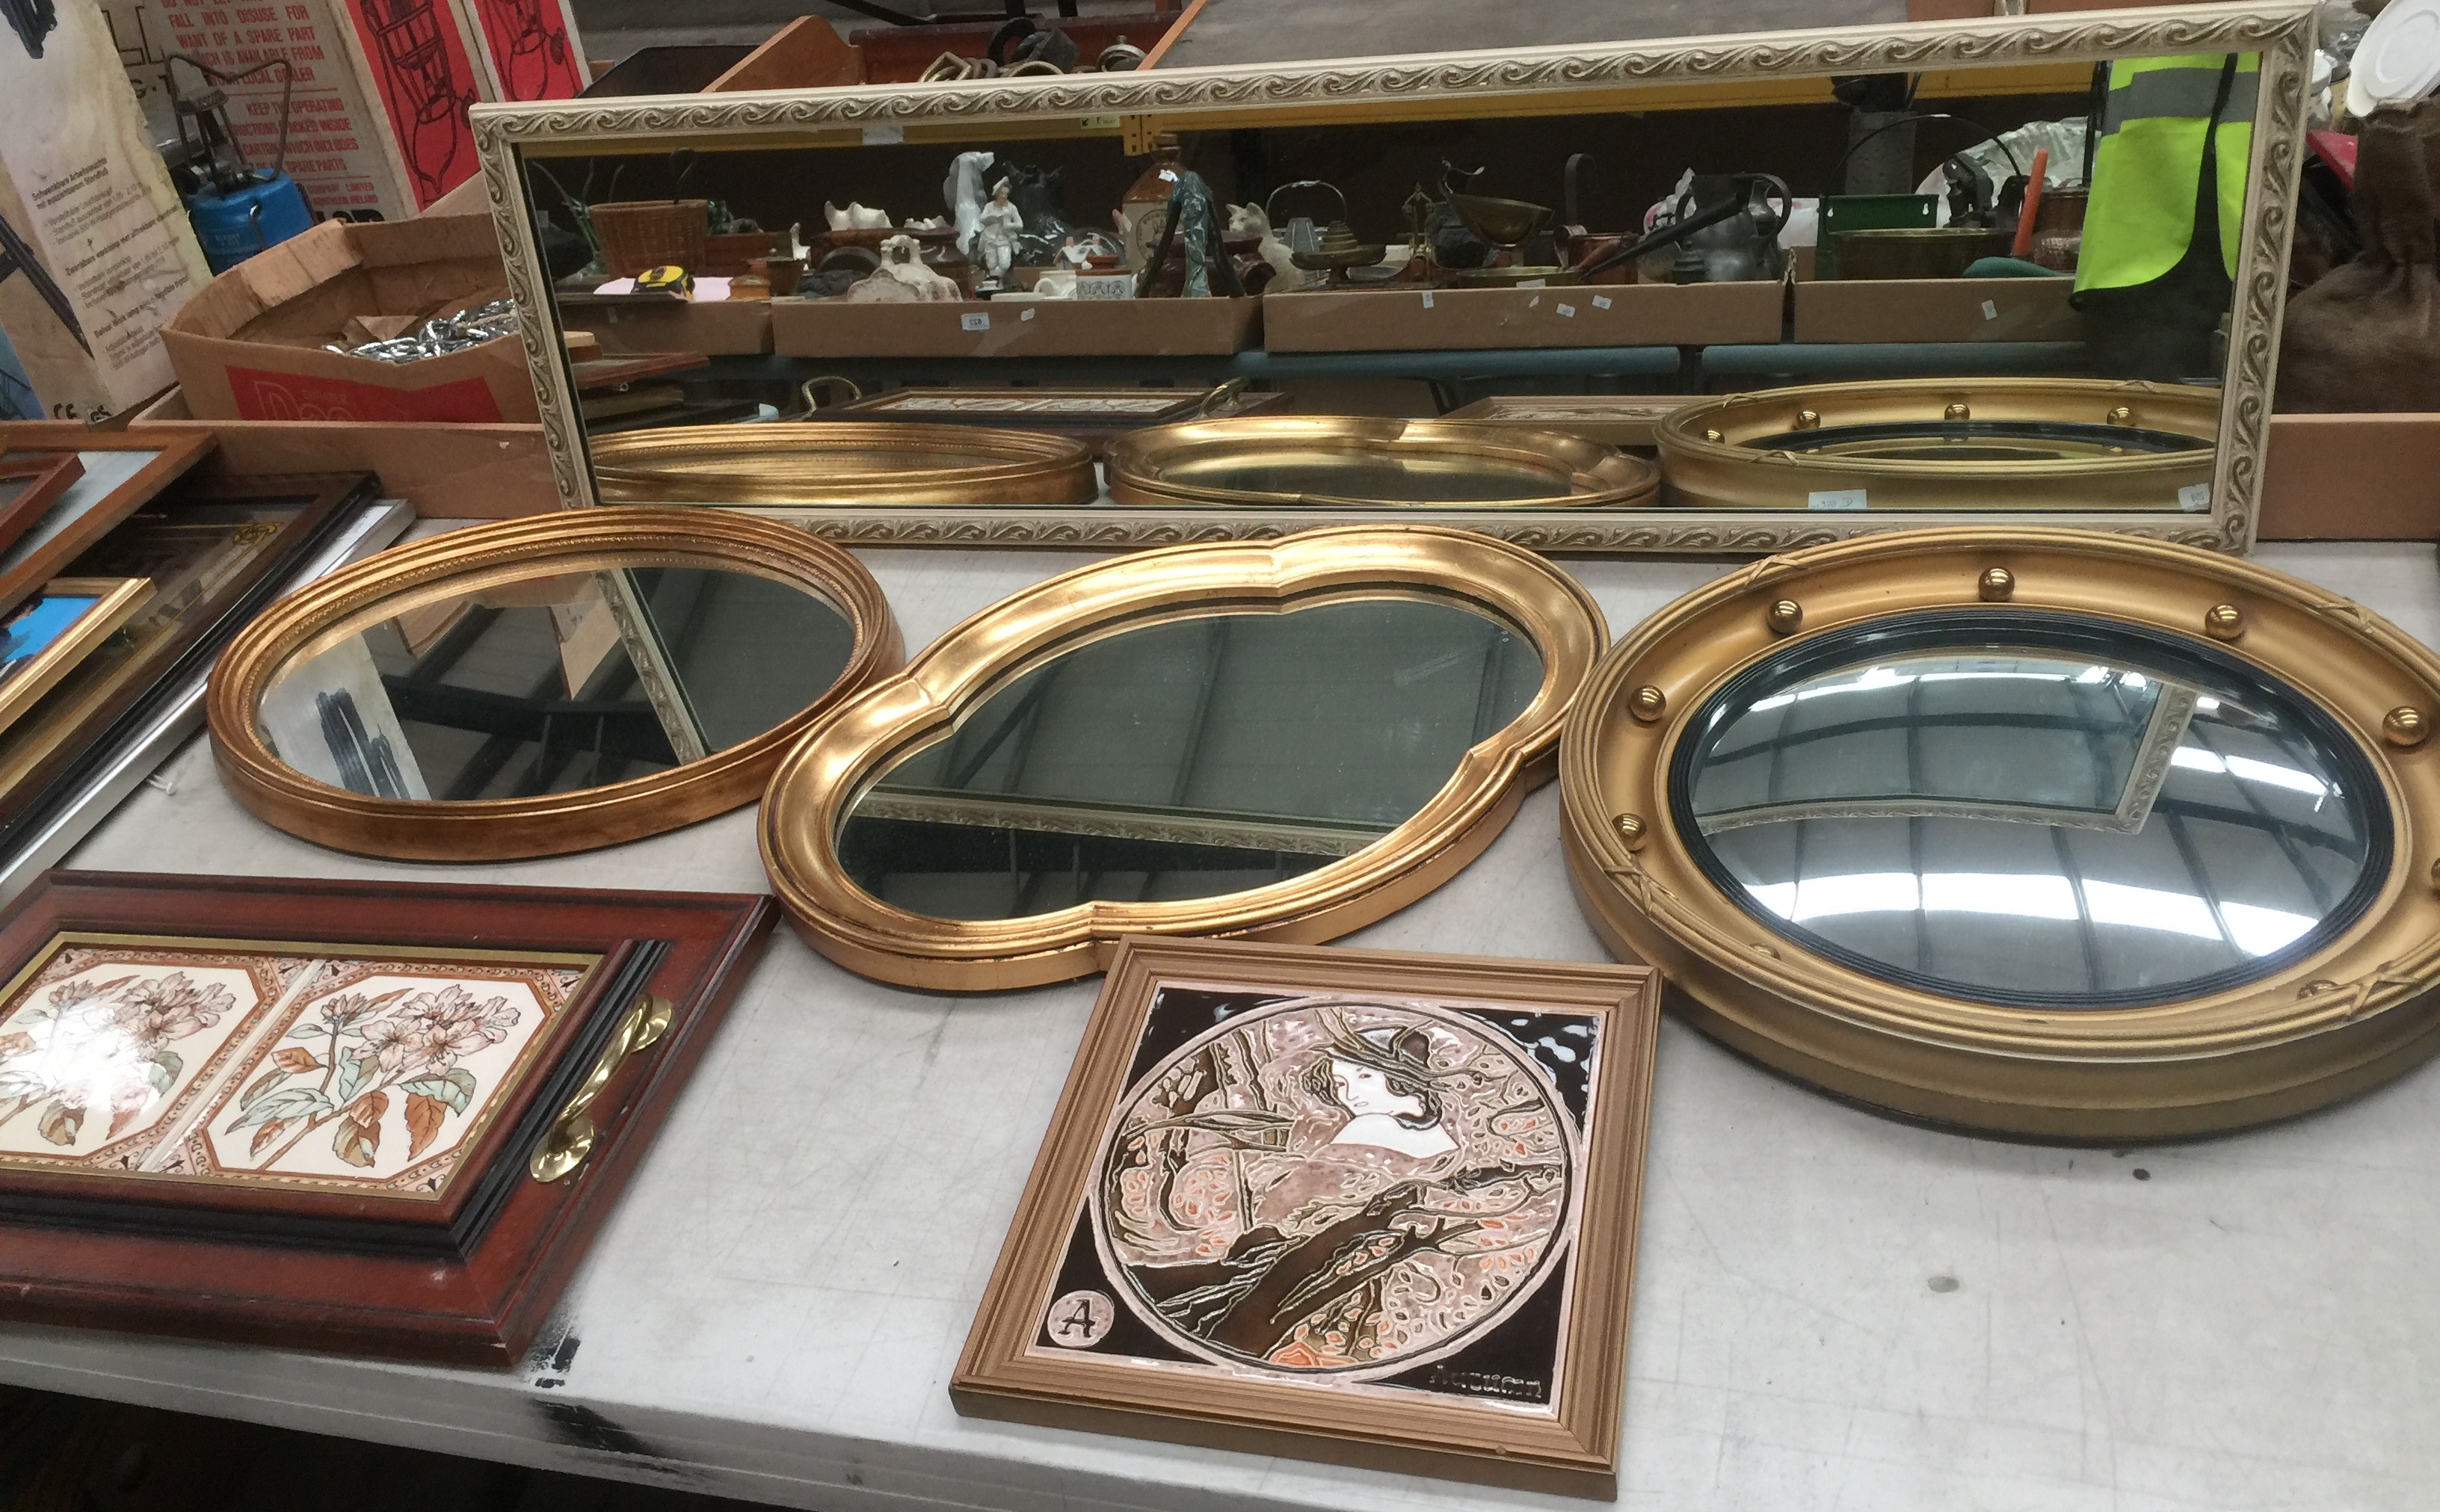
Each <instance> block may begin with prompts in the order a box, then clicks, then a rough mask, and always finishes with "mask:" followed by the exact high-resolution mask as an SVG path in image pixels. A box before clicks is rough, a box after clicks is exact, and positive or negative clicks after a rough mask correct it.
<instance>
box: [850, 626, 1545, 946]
mask: <svg viewBox="0 0 2440 1512" xmlns="http://www.w3.org/2000/svg"><path fill="white" fill-rule="evenodd" d="M1541 685H1542V663H1541V658H1540V657H1539V656H1538V655H1537V654H1536V653H1535V652H1534V648H1533V646H1532V645H1531V644H1530V643H1528V642H1526V641H1524V640H1523V639H1521V638H1520V637H1519V636H1518V634H1517V633H1516V631H1514V630H1511V629H1510V628H1509V627H1508V626H1506V625H1504V624H1502V623H1500V622H1499V621H1498V620H1497V619H1494V618H1492V617H1491V616H1490V615H1489V614H1485V613H1483V612H1482V611H1481V610H1480V609H1477V608H1474V607H1471V606H1467V605H1462V604H1458V603H1450V602H1446V601H1436V600H1432V599H1426V598H1401V597H1391V596H1359V597H1352V598H1341V599H1333V600H1330V601H1327V602H1323V603H1319V604H1314V605H1310V606H1306V607H1302V608H1298V609H1294V610H1291V611H1289V612H1288V613H1285V614H1198V615H1195V616H1193V617H1192V618H1186V619H1170V620H1156V621H1154V622H1153V623H1150V624H1146V625H1143V626H1140V627H1124V628H1121V629H1118V630H1116V631H1113V632H1111V633H1109V634H1107V635H1104V636H1103V637H1101V638H1100V639H1097V640H1094V641H1091V642H1089V643H1087V644H1085V645H1084V646H1080V647H1077V648H1075V649H1071V650H1067V651H1063V652H1059V653H1056V654H1054V655H1052V656H1050V657H1049V658H1048V659H1046V660H1045V661H1043V662H1042V663H1041V664H1040V665H1038V666H1036V667H1032V668H1031V669H1030V670H1028V671H1026V672H1025V673H1024V674H1022V675H1021V676H1019V677H1017V678H1015V679H1014V680H1013V681H1011V682H1010V683H1009V684H1007V685H1005V686H1003V687H1001V688H999V689H998V690H997V691H996V692H994V693H993V694H992V695H991V696H990V697H988V698H986V699H985V700H984V701H983V702H982V703H981V704H980V705H979V706H978V707H977V708H976V709H975V710H974V711H973V712H972V713H971V714H969V715H967V716H966V718H964V719H963V720H960V721H959V723H958V726H957V728H956V729H955V731H953V732H952V733H951V734H949V735H948V736H946V737H944V738H940V739H936V740H934V741H932V742H930V743H929V744H927V745H924V746H921V747H919V748H917V749H916V750H915V751H913V752H910V753H909V754H907V755H906V756H904V757H902V758H900V759H899V760H897V761H895V762H893V763H891V764H890V765H889V766H888V767H887V768H886V769H884V771H883V772H882V774H881V777H880V780H878V781H877V782H875V783H874V784H873V785H872V786H871V787H870V788H869V789H868V790H866V792H864V794H863V795H862V796H861V797H859V798H858V799H857V800H856V802H855V804H854V806H853V807H852V808H851V809H849V810H848V815H847V821H846V823H845V825H844V826H843V827H841V829H840V831H839V839H838V848H839V856H840V860H841V861H842V863H844V864H845V865H846V867H847V870H848V873H849V875H851V876H852V877H853V878H854V879H855V881H856V883H857V885H858V886H860V887H862V888H863V889H864V890H865V891H866V892H868V893H870V894H871V895H872V896H873V897H875V898H880V899H882V900H883V901H886V902H888V903H891V904H894V905H896V906H898V907H901V908H905V909H907V910H908V911H910V912H913V913H921V914H928V915H932V916H936V917H942V918H1014V917H1019V916H1027V915H1035V914H1048V913H1053V912H1055V911H1057V910H1059V909H1062V908H1069V907H1073V906H1074V905H1076V904H1078V903H1081V902H1085V901H1091V900H1103V901H1113V902H1119V901H1123V902H1156V901H1158V902H1169V901H1177V900H1182V899H1187V898H1209V897H1211V896H1214V895H1216V894H1223V893H1234V892H1242V891H1244V890H1246V889H1247V888H1250V887H1260V886H1263V885H1265V884H1266V883H1269V882H1275V881H1282V880H1283V879H1285V878H1289V877H1296V876H1301V875H1302V874H1304V873H1306V872H1309V871H1312V870H1314V869H1315V868H1316V867H1319V866H1324V865H1327V864H1329V863H1331V862H1332V861H1335V860H1337V859H1338V858H1340V857H1343V856H1352V855H1354V854H1355V853H1356V852H1357V851H1360V850H1362V849H1363V848H1364V847H1365V846H1367V845H1372V844H1373V843H1374V842H1375V841H1378V840H1379V839H1381V837H1383V836H1384V835H1387V834H1388V833H1389V832H1390V830H1392V829H1394V828H1396V827H1398V826H1399V825H1401V824H1404V823H1405V822H1406V821H1407V820H1408V819H1409V818H1411V817H1413V815H1414V814H1415V812H1416V811H1417V810H1418V809H1422V808H1423V806H1424V805H1425V804H1426V803H1427V802H1429V801H1430V800H1431V797H1432V795H1433V794H1434V793H1436V792H1439V791H1440V790H1441V788H1442V787H1443V786H1444V784H1446V783H1447V781H1448V779H1449V777H1450V776H1451V775H1452V774H1454V773H1455V772H1456V770H1457V764H1458V759H1459V758H1460V757H1461V756H1463V755H1464V754H1465V753H1466V752H1467V751H1468V750H1469V749H1471V748H1472V747H1474V746H1476V745H1479V744H1480V743H1481V742H1482V741H1484V740H1487V739H1489V738H1491V737H1492V736H1494V735H1496V734H1498V732H1499V731H1500V730H1501V729H1503V728H1504V727H1506V726H1507V725H1508V723H1509V722H1510V721H1511V720H1515V719H1516V716H1517V715H1518V714H1519V713H1521V712H1522V711H1523V710H1524V708H1525V706H1526V705H1527V704H1528V703H1531V702H1532V701H1533V699H1534V694H1535V693H1536V692H1538V691H1539V690H1540V688H1541Z"/></svg>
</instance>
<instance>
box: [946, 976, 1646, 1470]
mask: <svg viewBox="0 0 2440 1512" xmlns="http://www.w3.org/2000/svg"><path fill="white" fill-rule="evenodd" d="M1659 1016H1660V977H1659V976H1658V975H1656V974H1654V973H1653V972H1651V971H1649V970H1647V969H1643V968H1641V967H1618V966H1580V965H1571V964H1563V963H1557V962H1527V961H1501V960H1486V959H1476V958H1466V957H1458V956H1427V955H1407V954H1390V953H1385V952H1371V951H1344V950H1330V949H1319V948H1315V947H1310V946H1291V945H1269V944H1257V943H1249V942H1244V941H1228V940H1169V939H1155V938H1150V937H1139V938H1134V939H1129V940H1127V941H1125V942H1123V943H1122V944H1121V946H1120V948H1119V951H1118V954H1117V957H1116V959H1115V961H1114V962H1113V964H1112V966H1111V968H1110V971H1109V974H1108V976H1107V978H1106V979H1105V981H1104V984H1103V989H1102V994H1101V998H1100V1001H1099V1003H1098V1005H1096V1007H1095V1008H1094V1011H1093V1017H1092V1021H1091V1023H1090V1024H1089V1025H1088V1026H1087V1027H1086V1029H1085V1041H1084V1045H1083V1047H1082V1049H1080V1050H1079V1051H1078V1053H1077V1057H1076V1063H1075V1067H1074V1069H1073V1070H1072V1071H1071V1072H1070V1073H1069V1075H1068V1085H1067V1089H1066V1091H1065V1092H1064V1093H1063V1094H1061V1096H1060V1099H1059V1106H1058V1110H1057V1112H1055V1113H1054V1114H1053V1115H1052V1117H1051V1123H1050V1133H1049V1135H1048V1137H1046V1138H1045V1140H1044V1141H1043V1146H1042V1151H1041V1153H1040V1155H1039V1156H1038V1157H1036V1159H1035V1161H1034V1165H1033V1174H1032V1179H1031V1180H1030V1181H1029V1182H1028V1183H1027V1184H1026V1188H1025V1195H1024V1198H1023V1199H1022V1201H1020V1202H1019V1204H1018V1207H1017V1212H1016V1218H1015V1220H1014V1223H1013V1224H1012V1226H1011V1228H1010V1230H1009V1236H1008V1240H1007V1244H1006V1246H1005V1247H1004V1248H1003V1249H1002V1251H1001V1253H1000V1258H999V1264H998V1266H997V1268H996V1269H995V1270H994V1272H992V1277H991V1282H990V1285H989V1287H988V1289H987V1290H985V1292H984V1294H983V1302H982V1306H981V1308H980V1311H979V1313H978V1316H977V1318H976V1321H975V1325H974V1329H973V1331H972V1333H971V1334H969V1336H968V1337H967V1340H966V1346H965V1352H964V1354H963V1356H962V1357H961V1358H960V1361H959V1362H958V1370H957V1375H956V1378H955V1379H954V1381H953V1383H952V1386H951V1395H952V1397H953V1399H954V1400H955V1402H956V1404H957V1406H958V1409H959V1410H960V1412H963V1413H967V1414H976V1415H981V1416H991V1417H1006V1418H1014V1419H1017V1420H1020V1421H1026V1422H1034V1423H1043V1424H1048V1425H1051V1426H1055V1427H1065V1428H1077V1429H1085V1430H1090V1431H1097V1432H1122V1433H1132V1434H1137V1435H1139V1436H1146V1437H1155V1438H1167V1439H1173V1440H1178V1441H1182V1442H1186V1443H1193V1444H1207V1445H1214V1446H1219V1447H1224V1448H1232V1449H1241V1450H1252V1451H1254V1452H1259V1453H1267V1454H1292V1455H1298V1456H1301V1457H1306V1458H1317V1459H1330V1460H1338V1461H1343V1462H1346V1463H1351V1464H1356V1465H1363V1466H1370V1467H1373V1468H1382V1469H1390V1470H1395V1471H1400V1472H1404V1473H1410V1474H1411V1473H1428V1474H1434V1475H1443V1476H1448V1477H1453V1478H1457V1479H1462V1480H1473V1481H1480V1482H1489V1483H1494V1484H1501V1485H1516V1486H1520V1487H1524V1488H1527V1489H1534V1490H1543V1491H1552V1492H1559V1493H1566V1494H1574V1495H1581V1496H1593V1497H1599V1498H1601V1499H1603V1500H1608V1499H1610V1498H1612V1497H1614V1496H1615V1495H1616V1494H1617V1472H1618V1445H1619V1416H1620V1410H1621V1406H1622V1400H1623V1396H1624V1388H1625V1379H1624V1378H1625V1367H1626V1335H1627V1310H1628V1296H1629V1292H1630V1290H1631V1288H1632V1281H1633V1274H1634V1267H1635V1233H1636V1218H1637V1208H1638V1202H1639V1200H1640V1195H1641V1188H1642V1173H1643V1143H1644V1132H1645V1129H1646V1125H1647V1122H1648V1118H1649V1113H1650V1109H1651V1097H1652V1074H1653V1052H1654V1043H1655V1037H1656V1035H1657V1032H1658V1025H1659Z"/></svg>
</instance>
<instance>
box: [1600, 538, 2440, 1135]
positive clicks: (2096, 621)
mask: <svg viewBox="0 0 2440 1512" xmlns="http://www.w3.org/2000/svg"><path fill="white" fill-rule="evenodd" d="M2435 714H2440V659H2435V658H2434V656H2433V655H2432V653H2431V651H2430V650H2429V649H2426V648H2425V647H2423V646H2421V645H2420V644H2419V643H2417V642H2416V641H2414V640H2413V638H2412V637H2411V636H2408V635H2405V634H2403V633H2401V632H2399V631H2396V630H2395V629H2394V628H2392V627H2390V626H2388V625H2387V624H2384V623H2383V622H2381V621H2380V620H2379V619H2378V618H2377V616H2375V615H2372V614H2366V613H2365V612H2363V611H2362V610H2360V609H2359V608H2358V607H2357V606H2355V605H2353V604H2348V603H2345V602H2343V601H2342V600H2340V599H2339V598H2337V596H2334V595H2332V594H2330V593H2329V592H2327V591H2326V590H2323V589H2321V588H2318V587H2315V586H2312V585H2310V584H2306V583H2302V582H2299V581H2297V580H2295V579H2293V578H2286V577H2283V576H2281V575H2280V574H2277V573H2274V572H2270V571H2267V570H2265V569H2263V568H2259V567H2255V566H2252V565H2250V564H2248V563H2245V562H2242V561H2239V560H2234V559H2232V558H2229V557H2225V556H2221V555H2217V554H2214V553H2207V552H2202V551H2198V550H2195V549H2192V548H2189V547H2181V546H2173V545H2168V544H2165V543H2158V542H2149V541H2140V540H2134V539H2129V538H2122V537H2111V536H2105V535H2098V534H2092V533H2087V532H2074V531H2047V530H2024V531H2016V530H1994V529H1955V530H1939V531H1910V532H1904V533H1899V534H1893V535H1888V536H1879V537H1866V538H1860V539H1858V540H1855V541H1849V542H1842V543H1836V544H1833V545H1828V546H1821V547H1817V548H1814V549H1812V550H1809V551H1804V552H1799V553H1795V554H1793V555H1791V556H1788V557H1785V558H1779V559H1774V560H1771V561H1768V562H1766V563H1760V564H1756V565H1755V566H1753V567H1751V568H1748V569H1746V570H1743V571H1740V572H1737V573H1734V574H1731V575H1730V576H1728V577H1726V578H1722V579H1721V580H1719V581H1718V582H1715V583H1713V584H1712V585H1710V586H1708V587H1706V588H1703V589H1701V590H1698V591H1697V592H1695V593H1694V594H1691V595H1689V596H1686V597H1685V598H1682V599H1680V600H1678V601H1677V603H1675V604H1672V605H1670V606H1669V607H1668V608H1666V609H1664V610H1662V611H1661V612H1660V614H1656V615H1654V616H1652V617H1651V618H1650V619H1648V620H1646V621H1645V622H1644V623H1643V624H1642V625H1639V626H1638V627H1637V629H1636V631H1635V632H1634V633H1633V634H1631V635H1630V636H1628V637H1627V638H1626V639H1625V640H1624V641H1622V642H1620V644H1619V645H1618V646H1617V647H1615V648H1613V649H1612V650H1611V651H1610V653H1609V654H1608V655H1607V656H1606V657H1605V659H1604V661H1603V665H1602V667H1601V669H1600V670H1599V672H1597V673H1596V675H1595V677H1594V679H1593V682H1592V684H1591V685H1590V687H1589V689H1588V692H1587V694H1586V695H1585V697H1584V699H1583V700H1582V701H1580V703H1579V704H1578V707H1577V709H1576V710H1575V712H1574V713H1573V714H1571V716H1570V720H1569V727H1568V732H1567V735H1566V737H1565V740H1564V743H1563V749H1562V755H1561V762H1560V766H1561V774H1562V785H1563V788H1564V790H1565V792H1564V800H1565V801H1564V805H1563V807H1564V810H1565V813H1566V829H1565V833H1566V838H1567V846H1568V852H1569V859H1570V867H1571V870H1572V873H1573V876H1574V878H1575V881H1576V883H1577V888H1578V893H1579V896H1580V897H1581V898H1582V899H1583V901H1584V903H1585V906H1586V910H1587V913H1588V916H1589V917H1590V918H1591V920H1592V921H1593V923H1594V925H1595V927H1596V928H1597V929H1598V930H1599V931H1600V932H1601V933H1602V934H1603V935H1604V936H1605V938H1606V939H1607V940H1608V941H1609V942H1610V943H1611V944H1612V945H1613V946H1614V947H1615V948H1616V949H1618V950H1619V951H1620V952H1629V953H1631V954H1632V955H1633V956H1634V957H1635V958H1637V959H1641V960H1642V961H1645V962H1647V963H1649V964H1651V965H1653V966H1655V967H1658V968H1660V969H1662V970H1664V971H1666V972H1667V973H1668V974H1669V976H1670V979H1671V981H1672V983H1673V984H1675V985H1676V986H1677V987H1678V989H1679V991H1680V992H1681V993H1682V994H1683V997H1682V998H1681V999H1680V1000H1679V1002H1680V1006H1681V1007H1682V1008H1683V1009H1684V1010H1685V1011H1686V1012H1687V1014H1688V1015H1689V1017H1691V1018H1692V1020H1693V1021H1694V1022H1695V1023H1696V1024H1698V1025H1699V1026H1701V1027H1703V1028H1704V1029H1706V1030H1708V1031H1709V1032H1711V1033H1713V1034H1714V1035H1717V1036H1718V1037H1719V1038H1721V1039H1722V1040H1724V1041H1727V1042H1729V1043H1730V1044H1731V1045H1733V1046H1735V1047H1736V1048H1738V1049H1740V1050H1742V1051H1744V1052H1746V1053H1748V1054H1749V1055H1752V1056H1755V1057H1757V1058H1760V1059H1763V1060H1765V1061H1767V1062H1768V1063H1769V1064H1771V1065H1774V1066H1777V1067H1779V1068H1781V1069H1783V1070H1785V1071H1787V1072H1789V1073H1791V1074H1792V1075H1795V1076H1800V1077H1803V1078H1804V1079H1806V1080H1808V1081H1812V1082H1815V1083H1817V1084H1819V1085H1821V1086H1823V1087H1826V1088H1829V1089H1831V1090H1833V1091H1836V1092H1839V1093H1841V1094H1846V1095H1848V1096H1852V1097H1855V1098H1857V1099H1858V1100H1861V1101H1864V1102H1868V1103H1872V1104H1875V1105H1878V1106H1881V1107H1885V1108H1890V1109H1894V1110H1897V1111H1900V1112H1906V1113H1910V1114H1913V1115H1916V1116H1920V1117H1925V1118H1930V1119H1935V1120H1938V1121H1942V1122H1947V1123H1955V1124H1962V1125H1967V1126H1971V1127H1976V1128H1982V1129H1990V1130H2003V1131H2006V1132H2010V1133H2018V1134H2029V1135H2036V1136H2043V1137H2061V1138H2071V1139H2095V1140H2116V1139H2128V1138H2141V1137H2148V1136H2159V1135H2166V1134H2190V1133H2200V1132H2207V1131H2211V1130H2221V1129H2228V1128H2233V1127H2237V1126H2240V1125H2243V1124H2247V1123H2252V1122H2258V1121H2260V1120H2263V1119H2266V1118H2272V1117H2278V1116H2281V1115H2284V1114H2287V1113H2293V1112H2302V1111H2304V1110H2306V1109H2309V1108H2313V1107H2318V1106H2320V1105H2322V1104H2323V1103H2326V1102H2328V1101H2330V1100H2332V1099H2334V1098H2336V1097H2340V1096H2343V1095H2345V1094H2348V1093H2350V1092H2354V1091H2358V1090H2360V1089H2362V1088H2365V1087H2368V1086H2371V1085H2374V1084H2376V1083H2377V1082H2379V1081H2380V1080H2382V1079H2385V1078H2386V1077H2388V1076H2395V1075H2396V1074H2397V1072H2399V1071H2400V1070H2402V1069H2404V1068H2405V1067H2406V1066H2408V1065H2410V1064H2413V1062H2414V1061H2416V1060H2418V1059H2420V1058H2423V1057H2425V1056H2428V1055H2430V1054H2431V1052H2432V1050H2433V1049H2434V1048H2440V992H2435V991H2434V990H2433V989H2434V988H2435V987H2440V947H2435V946H2434V944H2433V942H2434V941H2435V940H2440V894H2435V890H2434V889H2433V887H2432V886H2431V883H2430V876H2431V859H2430V854H2429V845H2430V842H2429V841H2428V840H2426V841H2422V842H2420V843H2418V842H2417V841H2416V839H2415V837H2416V836H2417V835H2428V834H2429V833H2431V829H2432V827H2433V825H2434V822H2435V819H2440V765H2435V763H2440V745H2435V744H2432V743H2431V742H2429V740H2428V736H2429V732H2430V730H2431V720H2432V719H2433V717H2434V716H2435ZM2418 849H2419V850H2420V851H2421V854H2419V855H2418V853H2417V852H2418Z"/></svg>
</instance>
